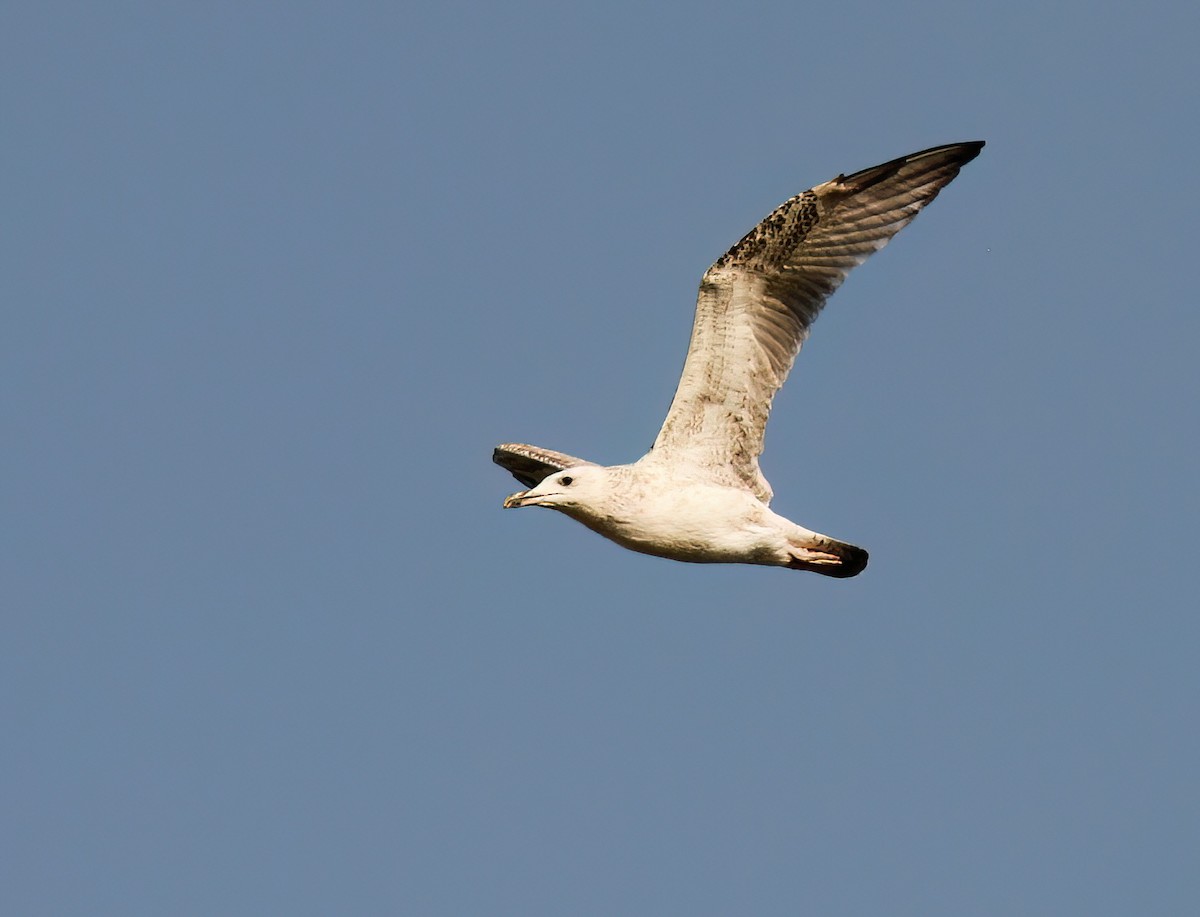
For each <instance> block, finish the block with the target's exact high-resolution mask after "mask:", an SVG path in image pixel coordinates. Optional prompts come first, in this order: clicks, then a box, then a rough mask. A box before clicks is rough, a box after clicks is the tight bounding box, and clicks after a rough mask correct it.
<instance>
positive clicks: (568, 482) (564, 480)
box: [558, 474, 575, 487]
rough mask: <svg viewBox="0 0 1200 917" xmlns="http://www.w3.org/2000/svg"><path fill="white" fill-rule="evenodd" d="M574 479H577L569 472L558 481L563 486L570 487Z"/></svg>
mask: <svg viewBox="0 0 1200 917" xmlns="http://www.w3.org/2000/svg"><path fill="white" fill-rule="evenodd" d="M573 480H575V479H574V478H572V477H571V476H570V475H569V474H565V475H563V476H562V477H561V478H559V479H558V483H559V484H561V485H562V486H563V487H570V486H571V482H572V481H573Z"/></svg>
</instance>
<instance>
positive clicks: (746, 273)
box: [647, 141, 983, 503]
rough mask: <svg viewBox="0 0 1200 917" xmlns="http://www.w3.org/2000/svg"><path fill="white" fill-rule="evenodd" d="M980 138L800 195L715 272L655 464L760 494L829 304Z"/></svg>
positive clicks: (972, 153) (708, 276)
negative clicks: (807, 348)
mask: <svg viewBox="0 0 1200 917" xmlns="http://www.w3.org/2000/svg"><path fill="white" fill-rule="evenodd" d="M982 148H983V142H982V141H974V142H970V143H956V144H950V145H947V146H940V147H934V148H933V149H929V150H924V151H922V152H920V153H913V154H912V155H911V156H905V157H902V158H900V159H894V160H892V161H891V162H887V163H884V164H883V165H879V166H875V167H873V168H870V169H864V170H863V171H861V172H856V173H854V174H853V175H849V176H846V175H839V176H838V177H837V178H835V179H833V180H832V181H829V182H825V183H824V184H821V185H817V186H816V187H815V188H813V189H812V190H810V191H805V192H804V193H802V194H798V195H796V196H795V197H793V198H791V199H790V200H788V201H786V202H785V203H783V204H782V205H781V206H779V207H778V208H776V209H775V210H774V211H773V212H772V213H771V214H770V215H769V216H768V217H767V218H766V219H765V220H763V221H762V222H761V223H759V224H758V226H756V227H755V228H754V229H753V230H751V231H750V232H749V233H747V234H746V235H745V236H744V237H743V238H742V239H741V240H740V241H739V242H738V243H737V244H736V245H734V246H733V247H732V248H731V249H730V250H729V251H728V252H726V253H725V254H724V255H723V256H721V258H720V259H718V260H717V262H716V263H715V264H714V265H713V266H712V267H711V268H709V269H708V271H706V272H705V274H704V278H703V280H702V281H701V283H700V293H699V296H698V298H697V301H696V319H695V323H694V325H693V327H692V339H691V344H690V345H689V347H688V354H687V360H686V361H685V363H684V368H683V375H682V377H681V378H680V380H679V388H678V389H677V390H676V392H675V398H674V400H673V401H672V402H671V408H670V410H669V411H668V412H667V418H666V420H665V421H664V423H663V426H662V429H661V430H660V431H659V434H658V438H657V439H656V440H655V442H654V447H653V449H652V450H651V453H650V455H649V456H648V457H647V458H657V457H659V456H661V457H662V458H664V459H666V458H668V457H669V458H670V460H671V461H686V462H688V463H689V464H692V465H695V466H701V467H703V468H704V469H705V470H706V473H709V474H711V475H712V476H714V477H716V478H718V479H722V480H727V481H728V482H729V483H733V484H741V485H744V486H747V487H749V488H750V489H751V490H753V491H754V492H755V493H756V494H757V495H758V497H759V499H761V500H762V501H763V502H764V503H766V502H769V501H770V499H771V488H770V486H769V485H768V484H767V482H766V480H765V479H764V478H763V476H762V474H761V472H760V471H759V468H758V457H759V455H761V454H762V447H763V434H764V431H765V429H766V425H767V418H768V416H769V414H770V411H771V402H772V400H773V399H774V397H775V393H776V392H777V391H778V390H779V388H780V386H781V385H783V382H784V380H785V379H786V378H787V374H788V372H789V370H790V369H791V367H792V363H793V362H794V361H795V359H796V354H797V353H798V352H799V351H800V346H801V345H802V344H803V343H804V339H805V338H806V337H807V336H808V331H809V327H810V326H811V325H812V323H813V321H814V320H815V319H816V317H817V315H818V314H819V313H820V311H821V308H822V306H824V304H825V300H826V299H827V298H828V297H829V296H830V294H832V293H833V292H834V290H836V289H837V288H838V286H840V285H841V283H842V281H843V280H845V278H846V275H847V274H849V273H850V271H851V270H852V269H853V268H854V267H855V266H856V265H859V264H861V263H862V262H864V261H865V260H866V259H867V258H868V257H869V256H870V255H871V254H872V253H874V252H876V251H878V250H879V249H881V248H883V246H884V245H886V244H887V243H888V241H889V240H890V239H891V238H892V236H894V235H895V234H896V233H897V232H899V231H900V230H901V229H902V228H903V227H905V226H906V225H908V223H910V222H911V221H912V219H913V217H915V216H916V215H917V213H918V212H919V211H920V210H921V208H922V207H924V206H925V205H926V204H928V203H929V202H930V201H932V200H933V199H934V198H935V197H936V196H937V194H938V192H939V191H940V190H941V189H942V188H944V187H945V186H946V185H947V184H948V183H949V182H950V181H951V180H952V179H953V178H954V177H955V176H956V175H957V174H958V171H959V169H961V168H962V166H963V165H965V164H966V163H968V162H970V161H971V160H972V159H974V158H975V157H976V156H978V155H979V151H980V150H981V149H982Z"/></svg>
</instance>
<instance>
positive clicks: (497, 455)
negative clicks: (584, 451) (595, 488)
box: [492, 443, 594, 487]
mask: <svg viewBox="0 0 1200 917" xmlns="http://www.w3.org/2000/svg"><path fill="white" fill-rule="evenodd" d="M492 461H493V462H495V463H496V464H497V465H499V466H501V467H502V468H506V469H508V471H509V472H510V473H511V474H512V476H513V477H514V478H516V479H517V480H518V481H520V482H521V483H522V484H524V485H525V486H526V487H537V486H538V485H539V484H540V483H542V481H543V480H544V479H545V478H547V477H549V476H550V475H552V474H554V472H556V471H562V470H563V469H564V468H574V467H575V466H577V465H592V464H594V463H593V462H588V461H585V460H584V459H580V458H575V456H573V455H567V454H566V453H564V452H555V451H554V450H553V449H543V448H541V447H540V446H528V445H526V444H525V443H502V444H501V445H499V446H497V447H496V448H495V449H494V450H492Z"/></svg>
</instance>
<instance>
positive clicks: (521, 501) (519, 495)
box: [504, 490, 529, 509]
mask: <svg viewBox="0 0 1200 917" xmlns="http://www.w3.org/2000/svg"><path fill="white" fill-rule="evenodd" d="M528 493H529V491H527V490H518V491H517V492H516V493H515V494H509V495H508V496H507V497H505V498H504V508H505V509H516V508H517V507H519V506H524V505H525V497H526V495H527V494H528Z"/></svg>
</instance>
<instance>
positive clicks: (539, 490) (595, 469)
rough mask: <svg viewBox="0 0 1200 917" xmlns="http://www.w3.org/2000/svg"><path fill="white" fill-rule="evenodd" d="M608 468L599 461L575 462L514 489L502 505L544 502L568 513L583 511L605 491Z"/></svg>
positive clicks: (597, 502)
mask: <svg viewBox="0 0 1200 917" xmlns="http://www.w3.org/2000/svg"><path fill="white" fill-rule="evenodd" d="M607 472H608V469H607V468H604V467H603V466H601V465H576V466H575V467H573V468H564V469H563V470H562V471H556V472H555V473H554V474H552V475H550V476H549V477H547V478H544V479H543V480H542V482H541V483H540V484H538V486H537V487H531V488H530V489H529V490H522V491H518V492H517V493H515V494H512V495H511V496H509V497H507V498H506V499H505V501H504V508H505V509H515V508H517V507H520V506H545V507H548V508H550V509H557V510H560V511H562V512H565V513H567V514H568V515H576V514H577V513H586V511H587V510H588V509H589V508H591V507H596V506H599V505H600V504H601V503H602V502H603V501H604V498H605V497H606V495H607V494H608V475H607Z"/></svg>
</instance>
